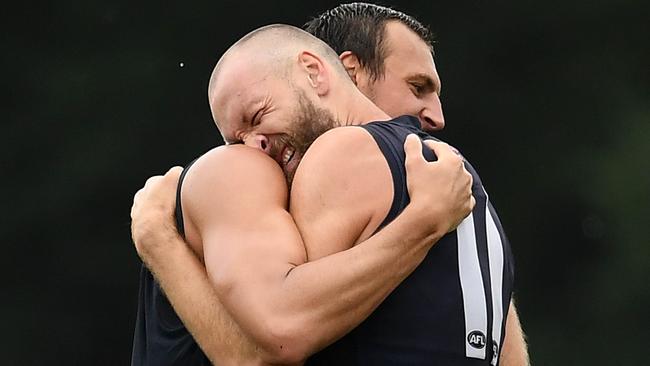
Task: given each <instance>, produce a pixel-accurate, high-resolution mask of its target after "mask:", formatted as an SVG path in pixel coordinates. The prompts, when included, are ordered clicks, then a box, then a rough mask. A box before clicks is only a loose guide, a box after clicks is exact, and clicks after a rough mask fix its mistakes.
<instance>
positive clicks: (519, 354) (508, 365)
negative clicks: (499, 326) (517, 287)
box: [500, 301, 530, 366]
mask: <svg viewBox="0 0 650 366" xmlns="http://www.w3.org/2000/svg"><path fill="white" fill-rule="evenodd" d="M500 364H501V365H502V366H528V365H530V360H529V358H528V345H527V344H526V338H525V336H524V332H523V330H522V329H521V323H520V322H519V315H518V314H517V309H516V308H515V304H514V301H511V302H510V308H509V309H508V319H507V321H506V336H505V339H504V341H503V347H502V348H501V362H500Z"/></svg>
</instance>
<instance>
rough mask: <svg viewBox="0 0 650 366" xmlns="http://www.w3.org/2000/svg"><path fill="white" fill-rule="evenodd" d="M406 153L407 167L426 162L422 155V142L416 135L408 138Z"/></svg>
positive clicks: (405, 142) (405, 144) (405, 146)
mask: <svg viewBox="0 0 650 366" xmlns="http://www.w3.org/2000/svg"><path fill="white" fill-rule="evenodd" d="M404 152H405V153H406V165H407V166H409V165H413V164H418V163H424V162H426V160H425V159H424V155H422V141H421V140H420V138H419V137H418V136H417V135H415V134H410V135H408V136H406V141H404Z"/></svg>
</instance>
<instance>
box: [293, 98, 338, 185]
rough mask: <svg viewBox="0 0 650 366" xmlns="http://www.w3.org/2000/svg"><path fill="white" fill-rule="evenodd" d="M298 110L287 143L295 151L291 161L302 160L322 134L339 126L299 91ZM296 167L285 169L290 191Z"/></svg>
mask: <svg viewBox="0 0 650 366" xmlns="http://www.w3.org/2000/svg"><path fill="white" fill-rule="evenodd" d="M296 97H297V99H298V108H297V110H296V116H295V121H294V123H293V127H292V131H291V133H290V134H289V140H290V141H289V142H290V143H291V145H292V146H293V147H294V149H295V156H294V158H293V159H302V157H303V156H304V155H305V153H306V152H307V150H308V149H309V147H310V146H311V144H312V143H313V142H314V141H315V140H316V139H317V138H318V137H319V136H320V135H322V134H324V133H325V132H327V131H329V130H331V129H332V128H334V127H338V126H340V123H339V121H337V120H336V118H334V115H333V114H332V113H331V112H330V111H328V110H327V109H324V108H318V107H316V106H315V105H314V104H313V103H312V102H311V101H310V100H309V99H308V98H307V96H306V95H305V93H304V92H303V91H301V90H297V91H296ZM297 167H298V166H297V165H296V166H295V168H294V169H285V175H286V178H287V184H288V187H289V189H291V184H292V183H293V178H294V175H295V174H296V170H297Z"/></svg>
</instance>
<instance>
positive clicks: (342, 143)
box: [290, 126, 393, 230]
mask: <svg viewBox="0 0 650 366" xmlns="http://www.w3.org/2000/svg"><path fill="white" fill-rule="evenodd" d="M392 193H393V185H392V178H391V172H390V169H389V166H388V163H387V162H386V159H385V158H384V156H383V154H382V152H381V150H380V149H379V147H378V146H377V144H376V143H375V141H374V139H373V137H372V136H371V135H370V134H369V133H368V131H366V130H365V129H364V128H361V127H357V126H350V127H338V128H335V129H332V130H330V131H328V132H327V133H325V134H323V135H322V136H320V137H319V138H318V139H316V141H314V143H313V144H312V146H311V147H310V148H309V150H307V153H305V156H304V157H303V159H302V161H301V163H300V165H299V166H298V169H297V170H296V174H295V176H294V180H293V185H292V187H291V200H290V203H291V212H292V214H296V216H294V218H296V220H297V222H299V226H300V222H305V221H312V222H315V221H317V220H318V219H319V218H321V217H324V216H326V215H328V214H331V215H333V216H336V217H339V218H345V220H346V221H348V222H352V223H356V224H358V225H357V226H359V227H360V229H361V230H363V226H364V225H367V224H368V223H369V222H371V221H373V220H372V219H373V218H375V217H382V219H383V216H385V213H386V212H387V207H388V208H389V207H390V203H391V202H392V197H393V195H392ZM373 222H374V221H373ZM359 227H356V228H355V229H354V230H357V229H359Z"/></svg>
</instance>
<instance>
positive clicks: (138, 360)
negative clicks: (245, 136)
mask: <svg viewBox="0 0 650 366" xmlns="http://www.w3.org/2000/svg"><path fill="white" fill-rule="evenodd" d="M191 164H192V163H190V164H189V165H191ZM189 165H188V166H187V167H186V168H185V169H184V170H183V173H182V174H181V177H180V180H179V183H178V191H177V196H176V225H177V228H178V231H179V232H180V233H181V234H184V228H183V214H182V212H181V202H180V191H181V189H180V188H181V184H182V182H183V178H184V177H185V172H187V170H188V168H189ZM139 296H140V298H139V300H138V316H137V319H136V325H135V334H134V336H133V353H132V355H131V365H132V366H145V365H147V366H194V365H200V366H204V365H210V361H209V360H208V358H207V357H206V356H205V354H204V353H203V351H201V348H199V345H198V344H197V343H196V341H195V340H194V338H192V335H191V334H190V332H189V331H188V330H187V328H185V325H183V322H182V321H181V320H180V318H179V317H178V315H176V312H175V311H174V308H173V307H172V306H171V304H170V303H169V301H168V300H167V297H165V294H164V293H163V291H162V289H161V288H160V286H159V285H158V282H156V280H155V279H154V277H153V275H152V274H151V272H149V270H148V269H147V268H146V267H145V266H144V264H143V265H142V269H141V270H140V294H139Z"/></svg>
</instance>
